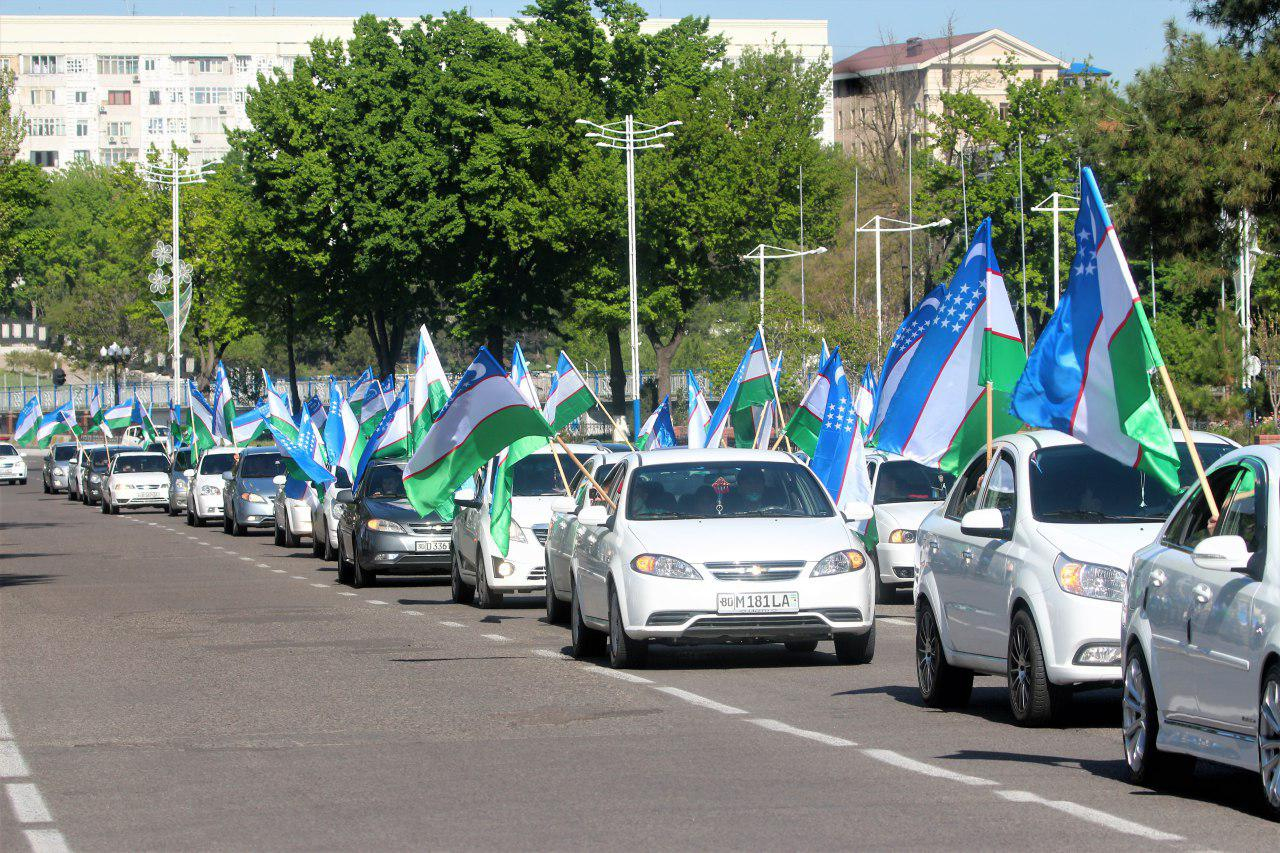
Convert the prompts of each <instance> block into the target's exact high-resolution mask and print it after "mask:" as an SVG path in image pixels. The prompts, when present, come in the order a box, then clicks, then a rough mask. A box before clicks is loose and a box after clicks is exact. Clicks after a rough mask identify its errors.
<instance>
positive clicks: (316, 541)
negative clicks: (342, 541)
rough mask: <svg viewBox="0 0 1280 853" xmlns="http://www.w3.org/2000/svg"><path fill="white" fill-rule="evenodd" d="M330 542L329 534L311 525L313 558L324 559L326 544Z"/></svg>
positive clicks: (321, 528)
mask: <svg viewBox="0 0 1280 853" xmlns="http://www.w3.org/2000/svg"><path fill="white" fill-rule="evenodd" d="M328 541H329V534H327V533H325V532H324V528H323V527H320V526H318V525H315V524H313V525H311V556H313V557H315V558H316V559H317V560H323V559H324V543H325V542H328Z"/></svg>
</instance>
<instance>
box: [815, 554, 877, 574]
mask: <svg viewBox="0 0 1280 853" xmlns="http://www.w3.org/2000/svg"><path fill="white" fill-rule="evenodd" d="M866 564H867V558H866V557H864V556H862V552H861V551H857V550H852V549H851V550H848V551H836V552H835V553H834V554H828V555H827V556H825V557H823V558H822V559H821V560H819V561H818V565H816V566H814V567H813V571H812V572H810V573H809V577H811V578H823V577H829V576H830V575H842V574H844V573H845V572H856V571H857V570H858V569H860V568H862V567H863V566H865V565H866Z"/></svg>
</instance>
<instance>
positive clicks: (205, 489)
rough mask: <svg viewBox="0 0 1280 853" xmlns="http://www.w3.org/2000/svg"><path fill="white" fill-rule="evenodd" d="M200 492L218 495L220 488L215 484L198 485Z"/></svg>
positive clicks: (220, 492) (220, 491)
mask: <svg viewBox="0 0 1280 853" xmlns="http://www.w3.org/2000/svg"><path fill="white" fill-rule="evenodd" d="M200 494H202V495H220V494H222V489H219V488H218V487H217V486H201V487H200Z"/></svg>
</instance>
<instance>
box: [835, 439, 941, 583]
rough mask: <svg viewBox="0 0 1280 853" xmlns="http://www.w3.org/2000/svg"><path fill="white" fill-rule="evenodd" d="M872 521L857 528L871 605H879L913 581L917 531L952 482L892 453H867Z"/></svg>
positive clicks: (938, 473) (936, 506)
mask: <svg viewBox="0 0 1280 853" xmlns="http://www.w3.org/2000/svg"><path fill="white" fill-rule="evenodd" d="M867 473H868V475H869V477H870V479H871V506H872V509H874V510H875V516H874V518H872V519H871V520H870V521H867V522H864V523H862V524H860V525H858V527H859V530H858V532H859V533H860V534H862V536H863V542H864V543H865V544H866V546H867V552H868V554H869V555H870V557H871V563H872V569H873V570H874V572H875V579H876V603H877V604H884V603H886V602H887V601H889V600H890V599H892V598H893V597H895V596H896V594H897V593H898V592H899V591H900V590H904V589H909V588H910V587H911V586H912V585H913V584H914V583H915V579H916V531H917V530H918V529H919V528H920V523H921V522H922V521H924V518H925V516H927V515H928V514H929V513H931V512H933V511H934V510H935V509H937V508H938V506H940V505H941V504H942V500H943V498H945V497H946V496H947V492H948V491H949V490H950V489H951V485H952V484H953V483H954V482H955V479H956V478H955V477H953V476H952V475H951V474H948V473H946V472H944V471H942V470H940V469H938V468H930V467H928V466H925V465H921V464H920V463H919V462H915V461H913V460H910V459H906V458H904V457H902V456H899V455H898V454H896V453H885V452H884V451H879V450H876V451H871V452H869V453H867Z"/></svg>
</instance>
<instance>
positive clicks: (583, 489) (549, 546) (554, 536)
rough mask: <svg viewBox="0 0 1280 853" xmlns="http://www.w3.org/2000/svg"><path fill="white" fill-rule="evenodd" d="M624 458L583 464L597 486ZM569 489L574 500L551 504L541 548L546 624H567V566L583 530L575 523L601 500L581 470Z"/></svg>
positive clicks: (595, 458) (602, 458)
mask: <svg viewBox="0 0 1280 853" xmlns="http://www.w3.org/2000/svg"><path fill="white" fill-rule="evenodd" d="M626 455H627V454H626V452H618V451H611V452H607V453H605V454H603V455H601V456H592V457H591V458H590V459H588V460H587V461H586V462H585V463H584V464H585V466H586V468H587V471H588V472H589V473H590V474H591V478H592V479H593V480H595V481H596V482H597V483H599V482H601V481H603V480H604V479H605V478H606V477H608V476H609V473H610V472H611V471H612V470H613V469H614V468H615V467H616V466H617V464H618V462H620V461H621V460H622V459H623V458H625V457H626ZM566 473H568V472H566ZM569 490H570V491H571V492H572V493H573V497H571V498H569V497H563V498H556V499H555V500H554V501H552V503H551V526H550V527H549V528H548V530H547V542H546V546H545V548H544V550H545V552H546V557H545V559H546V564H547V589H546V608H547V621H548V622H550V623H551V624H553V625H560V624H563V623H565V622H567V621H569V588H570V586H571V583H570V581H569V574H570V564H571V563H572V561H573V547H574V545H575V544H576V543H577V541H578V536H579V534H580V532H581V530H582V528H581V526H580V525H579V524H578V513H579V512H581V510H582V508H583V507H584V506H586V505H587V504H588V503H592V502H598V501H599V500H600V498H599V497H598V496H597V495H595V490H594V489H592V488H591V484H590V483H589V482H588V481H587V478H586V475H584V474H583V473H582V472H581V471H576V473H575V476H573V477H572V478H571V479H570V480H569Z"/></svg>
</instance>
